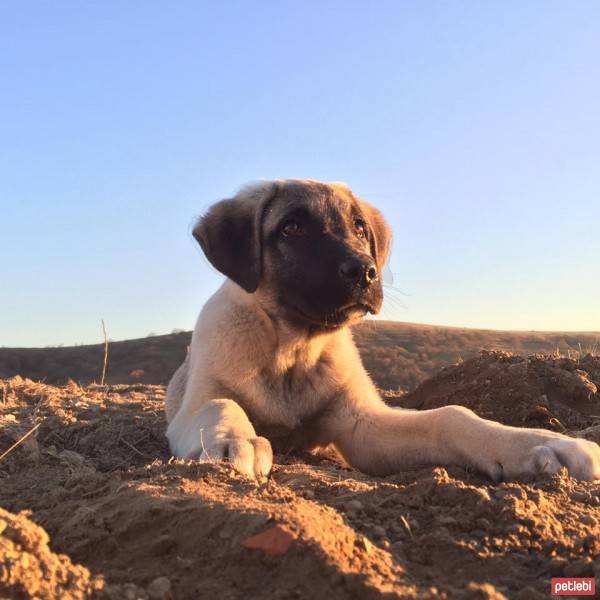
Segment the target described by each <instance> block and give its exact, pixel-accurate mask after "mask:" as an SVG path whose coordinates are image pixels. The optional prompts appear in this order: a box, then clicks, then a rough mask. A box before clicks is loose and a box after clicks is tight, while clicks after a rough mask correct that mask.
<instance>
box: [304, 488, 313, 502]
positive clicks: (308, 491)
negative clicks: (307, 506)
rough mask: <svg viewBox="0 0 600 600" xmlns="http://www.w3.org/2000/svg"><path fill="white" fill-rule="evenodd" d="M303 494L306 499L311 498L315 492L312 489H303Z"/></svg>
mask: <svg viewBox="0 0 600 600" xmlns="http://www.w3.org/2000/svg"><path fill="white" fill-rule="evenodd" d="M303 496H304V497H305V498H306V499H307V500H313V499H314V497H315V493H314V492H313V491H312V490H304V492H303Z"/></svg>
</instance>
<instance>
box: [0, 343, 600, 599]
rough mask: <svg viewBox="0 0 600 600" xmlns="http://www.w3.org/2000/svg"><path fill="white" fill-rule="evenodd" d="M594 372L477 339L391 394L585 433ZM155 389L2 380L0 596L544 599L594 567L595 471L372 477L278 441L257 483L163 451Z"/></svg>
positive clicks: (593, 409)
mask: <svg viewBox="0 0 600 600" xmlns="http://www.w3.org/2000/svg"><path fill="white" fill-rule="evenodd" d="M594 386H598V387H600V359H598V358H592V357H589V358H588V357H586V358H584V359H581V360H579V361H576V360H566V359H562V361H561V360H559V359H555V358H542V357H531V358H530V359H523V358H521V357H516V356H511V355H508V354H502V353H487V354H483V355H482V356H480V357H478V358H475V359H473V360H470V361H467V362H465V363H462V364H460V365H457V366H455V367H451V368H449V369H446V370H445V371H443V372H442V373H441V374H440V375H439V376H437V377H436V378H434V379H433V380H431V381H429V382H426V383H425V384H423V385H422V386H421V387H420V388H419V389H417V390H416V391H415V392H414V393H413V394H411V395H409V396H404V397H402V396H394V397H391V398H390V401H393V402H396V403H402V404H405V405H407V406H413V407H416V406H418V407H429V406H439V405H442V404H446V403H449V402H458V403H461V404H465V405H467V406H470V407H472V408H473V409H474V410H476V411H477V412H479V413H480V414H482V415H483V416H486V417H491V418H497V419H499V420H503V421H504V422H507V423H512V424H519V425H535V426H548V427H551V428H554V429H560V430H562V429H565V430H568V431H569V432H572V433H575V432H579V431H581V430H587V435H588V436H589V437H593V436H594V435H596V434H595V433H594V432H596V431H597V429H598V424H599V422H600V417H599V415H600V398H599V394H598V391H597V389H594ZM586 390H587V391H586ZM163 399H164V388H163V387H161V386H149V385H134V386H131V385H128V386H125V385H123V386H110V387H108V388H107V389H103V388H100V387H97V386H89V387H86V388H82V387H79V386H77V385H75V384H70V385H67V386H64V387H60V388H58V387H54V386H50V385H45V384H40V383H34V382H32V381H29V380H24V379H21V378H18V377H17V378H13V379H10V380H5V381H4V382H2V383H1V384H0V419H1V421H0V426H1V427H0V454H1V453H2V452H3V451H4V450H5V449H8V448H9V447H10V446H11V445H12V444H13V443H14V442H15V441H16V440H18V439H20V438H21V437H22V436H23V435H24V434H25V433H27V432H28V431H29V430H31V428H32V427H34V426H35V425H37V424H39V427H38V429H37V430H36V431H35V432H34V433H33V434H32V435H30V436H29V437H28V438H27V439H26V440H25V441H24V442H22V443H21V444H20V445H19V446H17V447H16V448H15V449H14V450H12V451H11V452H9V453H8V454H7V455H6V456H5V457H3V458H2V459H0V505H1V506H3V507H4V508H5V509H6V510H7V511H10V512H11V513H20V511H23V510H29V511H31V512H30V513H28V518H26V517H25V516H24V515H22V514H20V515H19V514H16V515H15V514H10V513H2V515H0V519H2V520H0V528H1V527H2V523H3V522H5V523H7V526H6V527H4V531H3V535H2V537H1V538H0V543H1V544H2V546H1V547H2V548H7V549H8V550H7V552H8V553H9V554H10V556H12V557H13V558H12V559H8V558H4V557H2V559H1V560H0V597H11V598H12V597H19V596H18V593H21V597H27V594H28V593H29V594H30V595H32V594H35V595H37V597H39V598H59V597H61V598H68V597H72V598H80V597H92V596H98V597H102V596H104V597H112V598H121V597H122V598H132V599H133V598H147V599H150V598H162V599H168V598H177V599H182V598H184V599H185V598H224V599H227V598H231V599H237V598H240V599H241V598H244V599H247V598H265V599H267V598H269V599H270V598H281V599H283V598H309V597H310V598H325V597H327V598H331V599H335V598H340V599H341V598H348V597H356V598H382V597H407V598H428V597H431V598H503V597H507V598H521V599H525V598H547V597H548V595H549V585H550V583H549V581H550V578H551V577H552V576H582V577H584V576H592V575H593V574H594V573H595V574H596V575H597V576H600V540H599V539H598V533H599V530H600V529H599V528H600V487H599V486H598V485H597V484H594V483H584V482H577V481H574V480H572V479H571V478H569V477H568V476H566V475H565V474H564V473H560V474H558V475H556V476H553V477H543V478H539V479H538V480H537V481H530V482H521V483H501V484H493V483H492V482H491V481H489V480H487V479H485V478H481V477H480V476H478V475H477V474H475V473H472V472H469V471H466V470H464V469H460V468H456V467H451V468H447V469H445V468H431V467H427V468H422V469H417V470H413V471H407V472H405V473H402V474H400V475H397V476H392V477H387V478H374V477H368V476H365V475H362V474H360V473H357V472H356V471H352V470H348V469H345V468H343V467H340V466H339V465H337V464H336V463H334V462H333V461H331V460H329V459H328V458H326V457H325V456H312V455H307V456H302V457H289V456H288V457H284V456H279V457H277V458H276V463H277V464H276V466H275V468H274V472H273V475H272V477H271V478H270V480H269V481H268V482H267V483H266V484H264V485H261V486H258V485H256V484H254V483H252V482H250V481H246V480H244V479H242V478H240V477H238V476H237V475H236V474H235V473H233V472H231V471H230V469H228V468H227V467H226V466H223V465H216V464H199V463H196V462H192V461H173V460H171V458H170V456H169V453H168V448H167V445H166V440H165V438H164V428H165V423H164V417H163V413H162V403H163ZM34 523H35V524H36V525H34ZM38 525H39V526H41V527H43V528H44V530H45V531H46V532H48V534H49V536H50V540H51V544H50V548H48V545H47V539H46V538H45V534H44V531H43V530H41V529H40V528H39V527H37V526H38ZM19 528H21V529H19ZM19 531H25V532H28V533H27V534H21V533H18V532H19ZM6 532H10V533H9V534H8V535H7V533H6ZM15 532H16V533H15ZM261 534H264V535H261ZM257 535H258V539H257V538H256V537H255V536H257ZM23 540H28V541H23ZM248 540H251V541H250V542H249V541H248ZM57 553H59V554H57ZM60 553H62V554H63V555H61V554H60ZM5 554H6V553H5ZM64 554H66V555H68V557H67V556H64ZM25 556H28V557H29V558H27V559H25V560H26V561H28V564H30V565H34V566H33V567H32V568H31V569H30V570H29V571H27V572H26V571H25V569H23V568H21V567H19V566H18V565H19V564H21V565H22V562H21V563H20V562H19V561H22V560H23V557H25ZM11 561H12V562H11ZM71 561H72V562H71ZM14 565H17V566H14ZM77 565H82V566H77ZM48 573H51V574H52V573H53V575H50V579H51V581H52V582H53V583H48V584H47V583H45V579H44V578H46V579H48V577H49V575H48ZM36 585H37V586H38V587H37V588H34V587H27V586H36ZM11 586H12V587H11ZM19 586H20V587H19ZM68 586H71V587H68ZM33 589H35V590H36V591H32V590H33ZM65 590H66V591H65ZM69 593H70V594H71V596H69V595H68V594H69ZM78 594H79V595H78Z"/></svg>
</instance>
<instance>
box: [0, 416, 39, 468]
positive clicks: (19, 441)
mask: <svg viewBox="0 0 600 600" xmlns="http://www.w3.org/2000/svg"><path fill="white" fill-rule="evenodd" d="M41 424H42V423H41V422H40V423H38V424H37V425H34V426H33V427H32V428H31V429H30V430H29V431H28V432H27V433H26V434H25V435H23V436H21V437H20V438H19V439H18V440H17V441H16V442H15V443H14V444H13V445H12V446H11V447H10V448H9V449H8V450H6V451H5V452H3V453H2V454H1V455H0V460H2V459H3V458H4V457H5V456H6V455H8V454H10V453H11V452H12V451H13V450H14V449H15V448H16V447H17V446H18V445H19V444H20V443H21V442H24V441H25V440H26V439H27V438H28V437H29V436H30V435H31V434H32V433H33V432H34V431H35V430H36V429H37V428H38V427H39V426H40V425H41Z"/></svg>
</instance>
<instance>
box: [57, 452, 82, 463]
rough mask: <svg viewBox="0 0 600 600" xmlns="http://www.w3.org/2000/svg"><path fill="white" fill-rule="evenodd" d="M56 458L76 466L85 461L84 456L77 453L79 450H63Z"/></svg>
mask: <svg viewBox="0 0 600 600" xmlns="http://www.w3.org/2000/svg"><path fill="white" fill-rule="evenodd" d="M58 458H60V459H61V460H64V461H65V462H67V463H70V464H72V465H77V466H81V465H83V463H84V462H85V458H84V457H83V456H82V455H81V454H79V452H73V450H63V451H62V452H61V453H60V454H59V455H58Z"/></svg>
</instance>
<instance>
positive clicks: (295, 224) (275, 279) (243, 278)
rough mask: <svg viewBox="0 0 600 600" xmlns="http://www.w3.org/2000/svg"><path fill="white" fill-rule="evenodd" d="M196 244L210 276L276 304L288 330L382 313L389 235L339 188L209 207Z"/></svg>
mask: <svg viewBox="0 0 600 600" xmlns="http://www.w3.org/2000/svg"><path fill="white" fill-rule="evenodd" d="M194 237H195V238H196V240H198V242H199V243H200V246H201V247H202V250H203V251H204V253H205V254H206V256H207V258H208V260H209V261H210V262H211V263H212V265H213V266H214V267H215V268H217V269H218V270H219V271H221V273H223V274H224V275H226V276H227V277H229V278H230V279H232V280H233V281H234V282H235V283H237V284H238V285H239V286H241V287H242V288H244V289H245V290H246V291H247V292H249V293H255V292H256V293H258V294H259V295H261V294H262V295H263V296H265V297H267V296H268V297H269V298H271V299H274V301H275V303H276V305H277V307H278V311H277V316H278V317H283V318H285V319H286V320H288V321H289V322H291V323H294V324H297V325H299V326H309V327H312V328H317V329H328V328H337V327H340V326H343V325H346V324H348V323H350V322H352V321H355V320H357V319H359V318H361V317H362V316H364V315H365V314H366V313H367V312H370V313H377V312H379V310H380V308H381V303H382V301H383V290H382V285H381V270H382V268H383V265H384V263H385V261H386V260H387V257H388V253H389V246H390V230H389V227H388V226H387V224H386V222H385V220H384V219H383V216H382V215H381V213H380V212H379V211H378V210H377V209H376V208H374V207H372V206H370V205H369V204H367V203H366V202H364V201H363V200H360V199H359V198H357V197H356V196H355V195H354V194H353V193H352V192H351V191H350V189H349V188H348V187H346V186H345V185H343V184H338V183H321V182H318V181H309V180H283V181H274V182H265V183H260V184H255V185H252V186H249V187H247V188H244V189H243V190H242V191H241V192H240V193H239V194H238V195H237V196H235V197H234V198H232V199H230V200H223V201H221V202H219V203H217V204H215V205H214V206H212V207H211V209H210V210H209V211H208V213H207V214H206V215H205V216H204V217H202V218H201V219H200V221H199V222H198V224H197V225H196V227H195V229H194Z"/></svg>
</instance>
